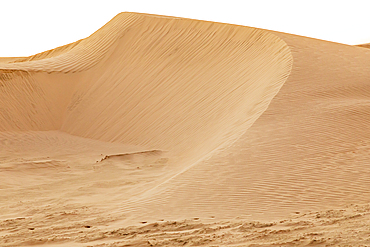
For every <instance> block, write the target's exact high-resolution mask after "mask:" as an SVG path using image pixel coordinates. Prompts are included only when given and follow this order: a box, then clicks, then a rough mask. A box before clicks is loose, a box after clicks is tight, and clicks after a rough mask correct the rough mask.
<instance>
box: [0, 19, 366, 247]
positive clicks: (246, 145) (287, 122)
mask: <svg viewBox="0 0 370 247" xmlns="http://www.w3.org/2000/svg"><path fill="white" fill-rule="evenodd" d="M369 62H370V50H368V49H364V48H361V47H355V46H348V45H342V44H336V43H331V42H326V41H321V40H315V39H310V38H305V37H299V36H294V35H290V34H283V33H278V32H273V31H267V30H261V29H256V28H250V27H244V26H237V25H230V24H222V23H213V22H205V21H198V20H190V19H183V18H175V17H165V16H155V15H148V14H137V13H121V14H119V15H117V16H116V17H115V18H113V19H112V21H110V22H109V23H107V24H106V25H105V26H104V27H102V28H101V29H99V30H98V31H97V32H95V33H94V34H92V35H91V36H90V37H88V38H86V39H83V40H79V41H77V42H75V43H72V44H68V45H65V46H62V47H58V48H56V49H53V50H50V51H46V52H43V53H40V54H36V55H34V56H31V57H22V58H0V96H1V97H0V176H1V177H2V178H3V179H1V180H0V189H1V190H2V193H1V196H0V198H1V200H0V201H1V202H2V203H0V210H1V212H3V213H2V214H1V215H0V220H1V221H0V236H1V242H0V243H1V244H2V245H3V246H19V245H34V244H45V245H50V246H53V245H54V244H63V245H66V246H86V243H89V246H122V245H123V244H133V245H138V246H144V244H145V245H148V246H149V245H158V246H163V245H164V246H174V245H178V244H180V243H182V244H184V241H185V242H186V241H188V242H186V243H188V244H189V245H191V244H193V245H194V244H198V245H208V244H214V245H232V244H247V243H256V244H257V243H261V244H272V243H274V244H288V243H293V242H291V241H293V240H294V239H295V238H297V239H298V240H297V242H296V243H301V244H309V243H311V244H312V243H314V242H312V241H316V240H317V239H316V237H315V236H313V235H309V232H310V231H317V230H318V229H319V228H320V226H321V224H324V223H325V222H324V223H323V222H319V221H316V220H314V219H313V215H317V214H319V213H312V212H313V211H324V210H332V209H333V208H335V209H336V210H337V211H335V210H334V211H327V212H340V213H338V214H335V215H334V216H333V217H334V218H335V219H337V218H338V217H339V218H340V217H342V218H341V221H342V222H343V224H353V225H351V227H349V228H348V229H349V230H348V232H346V233H347V234H348V237H347V238H346V239H345V238H342V240H341V241H342V242H336V243H347V242H348V239H350V238H351V237H350V232H351V229H355V228H356V224H359V221H356V222H352V221H351V219H352V218H351V215H352V216H354V217H357V216H356V215H358V212H357V211H356V210H357V209H344V208H345V207H346V206H347V205H349V204H361V203H364V204H366V203H370V201H369V199H368V198H370V197H369V196H370V194H369V192H368V189H367V188H369V186H370V174H369V173H368V172H367V169H366V167H367V160H368V158H369V157H368V156H369V155H368V152H367V151H368V149H369V147H370V142H369V138H370V134H368V131H367V129H366V126H367V123H368V119H369V113H368V111H367V109H368V105H369V103H368V98H369V96H370V90H368V88H369V86H370V84H369V83H370V82H369V74H370V73H369V72H370V71H369V70H370V68H368V63H369ZM365 208H366V206H365ZM341 210H342V211H341ZM345 210H347V211H348V210H349V211H348V212H347V211H345ZM343 212H347V213H348V214H345V213H343ZM323 214H324V213H323ZM339 214H340V216H338V217H337V215H339ZM348 215H349V216H348ZM365 215H367V209H366V210H365V211H362V213H361V217H362V216H365ZM347 216H348V217H347ZM305 217H308V219H306V218H305ZM310 217H311V218H310ZM333 217H331V218H333ZM289 218H290V219H289ZM194 219H195V220H194ZM284 219H287V220H286V221H289V220H293V221H294V222H295V223H294V224H293V223H292V224H293V225H289V227H287V226H286V225H284V224H285V222H286V221H285V220H284ZM297 219H298V220H297ZM304 219H305V220H304ZM184 220H188V221H184ZM189 220H191V221H189ZM222 220H226V221H227V222H223V223H222V222H220V221H222ZM162 221H168V222H167V223H163V222H162ZM257 221H259V222H257ZM296 221H297V222H296ZM155 222H159V223H155ZM161 222H162V223H161ZM169 222H172V223H169ZM173 222H175V223H173ZM184 222H185V223H184ZM198 222H199V223H198ZM253 222H254V223H253ZM256 222H257V223H256ZM264 222H265V223H264ZM266 222H267V223H266ZM279 222H280V223H279ZM302 222H309V223H307V224H306V223H304V224H303V223H302ZM149 223H150V224H149ZM137 224H149V225H148V226H144V227H131V228H130V227H129V228H127V227H128V226H130V225H137ZM177 224H178V227H175V228H173V227H172V226H173V225H177ZM302 224H303V225H304V227H303V228H302V229H303V230H302V232H303V233H304V234H306V235H305V237H303V238H299V236H298V237H297V234H298V233H299V234H301V233H302V232H298V233H297V228H295V226H297V225H302ZM335 224H336V222H333V224H331V225H330V226H331V227H333V229H335V227H338V228H340V227H339V226H337V225H335ZM246 226H247V227H246ZM293 226H294V227H293ZM123 227H125V228H123ZM241 228H243V229H242V230H241ZM247 228H248V230H246V229H247ZM275 228H276V229H275ZM145 229H146V230H145ZM185 229H186V230H188V231H189V233H190V232H191V237H189V238H188V240H186V239H185V237H184V236H190V235H187V233H185V232H182V231H183V230H185ZM221 229H226V230H225V231H221ZM259 229H264V230H266V229H267V231H270V233H272V232H274V233H273V234H272V235H269V236H267V235H266V236H267V237H268V238H267V239H262V238H261V236H262V235H261V234H262V230H261V231H260V230H259ZM281 229H284V231H285V230H286V231H285V233H287V232H289V233H287V234H286V236H285V237H284V238H282V237H281V238H280V239H278V238H277V237H276V235H274V234H275V233H276V231H280V230H281ZM320 229H321V228H320ZM330 229H332V228H330ZM143 231H144V232H143ZM174 231H176V232H177V233H176V234H177V235H175V236H173V235H171V234H169V232H171V233H173V232H174ZM208 231H210V232H215V235H214V236H215V237H214V238H213V240H212V239H210V238H211V236H210V235H207V234H208ZM246 231H247V232H248V234H251V235H250V237H251V238H250V239H246V238H245V236H244V234H245V232H246ZM201 232H203V233H201ZM225 232H226V233H227V236H226V237H222V236H224V235H223V234H224V233H225ZM241 232H242V233H241ZM144 233H145V234H144ZM156 233H162V234H169V235H171V236H168V237H164V238H162V237H161V238H158V236H157V235H155V234H156ZM204 233H205V234H204ZM265 233H266V231H265ZM303 233H302V234H303ZM184 234H185V235H184ZM253 234H254V235H253ZM122 236H136V237H135V238H134V239H133V240H130V241H128V240H122V241H116V242H115V240H116V239H119V238H123V237H122ZM156 236H157V237H156ZM243 236H244V239H242V238H243ZM320 236H321V235H320ZM330 236H332V237H333V236H334V235H330V234H326V235H325V236H323V237H322V238H320V239H321V240H320V241H322V242H321V243H325V242H326V243H329V242H328V238H329V239H330ZM346 236H347V235H346ZM336 237H338V236H336ZM223 238H226V239H224V240H221V239H223ZM176 239H177V240H181V241H177V240H176ZM232 239H233V240H232ZM258 239H261V241H259V240H258ZM292 239H293V240H292ZM98 240H99V241H98ZM270 240H271V241H270ZM189 241H190V242H189ZM274 241H275V242H274ZM279 241H280V242H279ZM284 241H285V242H284ZM317 241H319V240H317ZM356 243H361V241H360V240H358V241H357V242H356ZM356 243H352V244H356Z"/></svg>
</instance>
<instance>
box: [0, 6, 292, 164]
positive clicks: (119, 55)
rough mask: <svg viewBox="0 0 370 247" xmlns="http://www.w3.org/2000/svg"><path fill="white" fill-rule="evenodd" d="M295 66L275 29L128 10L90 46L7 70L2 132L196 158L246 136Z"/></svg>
mask: <svg viewBox="0 0 370 247" xmlns="http://www.w3.org/2000/svg"><path fill="white" fill-rule="evenodd" d="M291 64H292V58H291V54H290V51H289V48H288V46H287V45H286V44H285V42H283V41H282V40H281V39H279V38H278V37H277V36H275V35H273V34H271V33H268V32H266V31H262V30H257V29H254V28H248V27H241V26H234V25H228V24H220V23H211V22H203V21H195V20H186V19H176V18H163V17H156V16H150V15H139V14H131V13H123V14H121V15H118V16H117V17H116V18H114V19H113V20H112V21H111V22H110V23H108V24H107V25H106V26H104V27H103V28H102V29H101V30H99V31H97V32H96V33H94V34H93V35H91V37H89V38H87V39H85V40H81V41H78V42H76V43H73V44H70V45H66V46H63V47H60V48H57V49H56V50H55V51H48V52H44V53H41V54H38V55H35V56H32V57H30V58H28V59H27V58H22V59H19V60H16V61H13V62H9V63H4V64H1V65H0V71H2V74H1V76H2V77H1V78H2V90H1V91H0V92H1V94H2V98H3V99H6V100H4V101H3V103H2V104H3V105H2V107H1V109H2V111H3V112H4V114H2V115H1V116H0V117H2V119H1V121H2V122H4V124H3V125H2V126H1V130H2V131H7V130H57V129H60V130H62V131H65V132H67V133H70V134H73V135H77V136H83V137H87V138H92V139H97V140H104V141H109V142H111V141H114V142H121V143H126V144H136V145H144V146H147V147H150V148H156V149H162V150H169V151H174V152H175V153H176V154H177V155H179V154H181V155H183V156H182V159H183V158H185V157H187V158H191V159H192V160H193V161H194V160H197V159H199V158H200V157H202V156H204V155H207V154H208V153H209V152H210V151H211V150H214V149H215V148H218V147H219V146H223V145H227V144H228V143H230V142H232V141H233V140H235V139H236V138H237V137H238V136H240V134H241V133H243V132H245V130H246V129H247V128H248V127H249V126H250V125H251V124H252V123H253V122H254V121H255V120H256V119H257V118H258V117H259V116H260V115H261V114H262V112H263V111H264V110H265V109H266V108H267V106H268V104H269V102H270V101H271V99H272V98H273V96H274V95H275V94H276V93H277V92H278V90H279V89H280V87H281V86H282V85H283V83H284V81H285V80H286V78H287V77H288V75H289V73H290V69H291ZM1 69H2V70H1ZM24 71H25V72H24ZM45 72H48V73H51V74H47V73H45ZM61 72H63V73H61ZM72 72H73V73H72ZM15 95H17V97H14V96H15ZM5 102H6V103H5ZM66 102H68V105H66ZM195 150H196V153H197V154H196V155H195V153H194V151H195Z"/></svg>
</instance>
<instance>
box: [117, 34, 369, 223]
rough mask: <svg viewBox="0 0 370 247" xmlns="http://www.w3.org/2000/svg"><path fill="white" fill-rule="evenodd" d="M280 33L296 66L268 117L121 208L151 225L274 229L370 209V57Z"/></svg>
mask: <svg viewBox="0 0 370 247" xmlns="http://www.w3.org/2000/svg"><path fill="white" fill-rule="evenodd" d="M275 34H276V35H277V36H279V37H280V38H282V39H283V40H284V41H285V42H286V43H287V44H288V45H289V46H290V48H291V50H292V54H293V59H294V64H293V68H292V73H291V75H290V76H289V78H288V80H287V82H286V83H285V84H284V86H283V87H282V88H281V90H280V91H279V93H278V94H277V95H276V97H275V98H274V99H273V100H272V101H271V103H270V105H269V107H268V109H267V110H266V111H265V112H264V113H263V114H262V116H261V117H260V118H259V119H258V120H257V121H256V122H255V123H254V124H253V126H252V127H251V128H249V129H248V130H247V131H246V132H245V134H244V135H243V136H242V137H241V138H240V139H239V140H238V141H237V142H235V143H234V144H233V145H232V146H231V147H229V148H227V149H224V150H222V151H221V152H218V153H217V154H216V155H214V156H213V157H212V158H210V159H209V160H207V161H205V162H201V163H200V164H199V165H197V166H194V167H192V168H191V169H189V170H188V171H186V172H185V173H182V174H180V175H179V176H177V177H174V178H173V179H171V180H169V181H167V183H164V184H162V185H161V186H159V187H157V188H155V189H154V190H152V191H150V193H148V194H146V195H145V196H143V197H142V198H141V199H140V200H139V201H135V202H132V203H128V205H123V208H125V209H126V210H127V208H130V209H131V210H133V211H135V212H137V213H138V214H141V215H142V218H143V219H148V220H149V219H151V215H156V216H158V215H162V217H163V218H166V219H171V218H173V219H176V218H178V217H180V216H181V217H185V218H192V217H205V218H207V217H208V218H210V217H211V216H215V218H219V219H224V218H232V217H241V218H245V219H257V220H261V219H265V220H271V219H279V218H281V217H285V216H286V215H289V214H295V213H296V212H297V213H298V214H299V213H300V214H302V213H303V212H307V211H311V210H323V209H327V208H333V207H334V208H335V207H344V205H347V204H351V203H368V202H369V196H370V194H369V190H368V188H369V187H370V174H369V171H368V160H369V158H370V157H369V152H368V151H369V148H370V132H369V131H368V125H369V119H370V114H369V109H370V108H369V107H370V104H369V103H370V102H369V99H370V80H369V79H370V77H369V75H370V68H369V66H368V65H369V64H370V51H369V50H367V49H363V48H358V47H352V46H348V45H342V44H336V43H331V42H325V41H320V40H314V39H310V38H305V37H298V36H294V35H289V34H281V33H275ZM136 210H137V211H136ZM143 212H145V213H143ZM140 219H141V218H140Z"/></svg>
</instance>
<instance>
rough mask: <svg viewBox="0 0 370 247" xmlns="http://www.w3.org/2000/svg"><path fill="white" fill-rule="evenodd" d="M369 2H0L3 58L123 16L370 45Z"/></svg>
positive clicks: (88, 31)
mask: <svg viewBox="0 0 370 247" xmlns="http://www.w3.org/2000/svg"><path fill="white" fill-rule="evenodd" d="M369 7H370V0H362V1H360V0H348V1H347V0H345V1H342V0H337V1H332V0H244V1H242V0H222V1H219V0H213V1H208V0H203V1H202V0H198V1H194V0H187V1H182V0H172V1H164V0H163V1H161V0H147V1H144V0H120V1H118V0H99V1H94V0H90V1H85V0H74V1H72V0H64V1H59V0H48V1H43V0H0V57H7V56H29V55H33V54H36V53H38V52H42V51H45V50H48V49H52V48H55V47H58V46H61V45H65V44H68V43H71V42H74V41H76V40H79V39H81V38H85V37H87V36H89V35H90V34H92V33H93V32H95V31H96V30H97V29H99V28H100V27H101V26H103V25H104V24H105V23H107V22H108V21H109V20H110V19H112V18H113V17H114V16H115V15H116V14H118V13H120V12H124V11H130V12H140V13H151V14H161V15H170V16H178V17H187V18H194V19H200V20H209V21H217V22H225V23H233V24H240V25H245V26H252V27H259V28H264V29H269V30H275V31H282V32H287V33H292V34H298V35H303V36H308V37H313V38H318V39H323V40H328V41H333V42H338V43H344V44H361V43H369V42H370V28H369V26H370V8H369Z"/></svg>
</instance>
